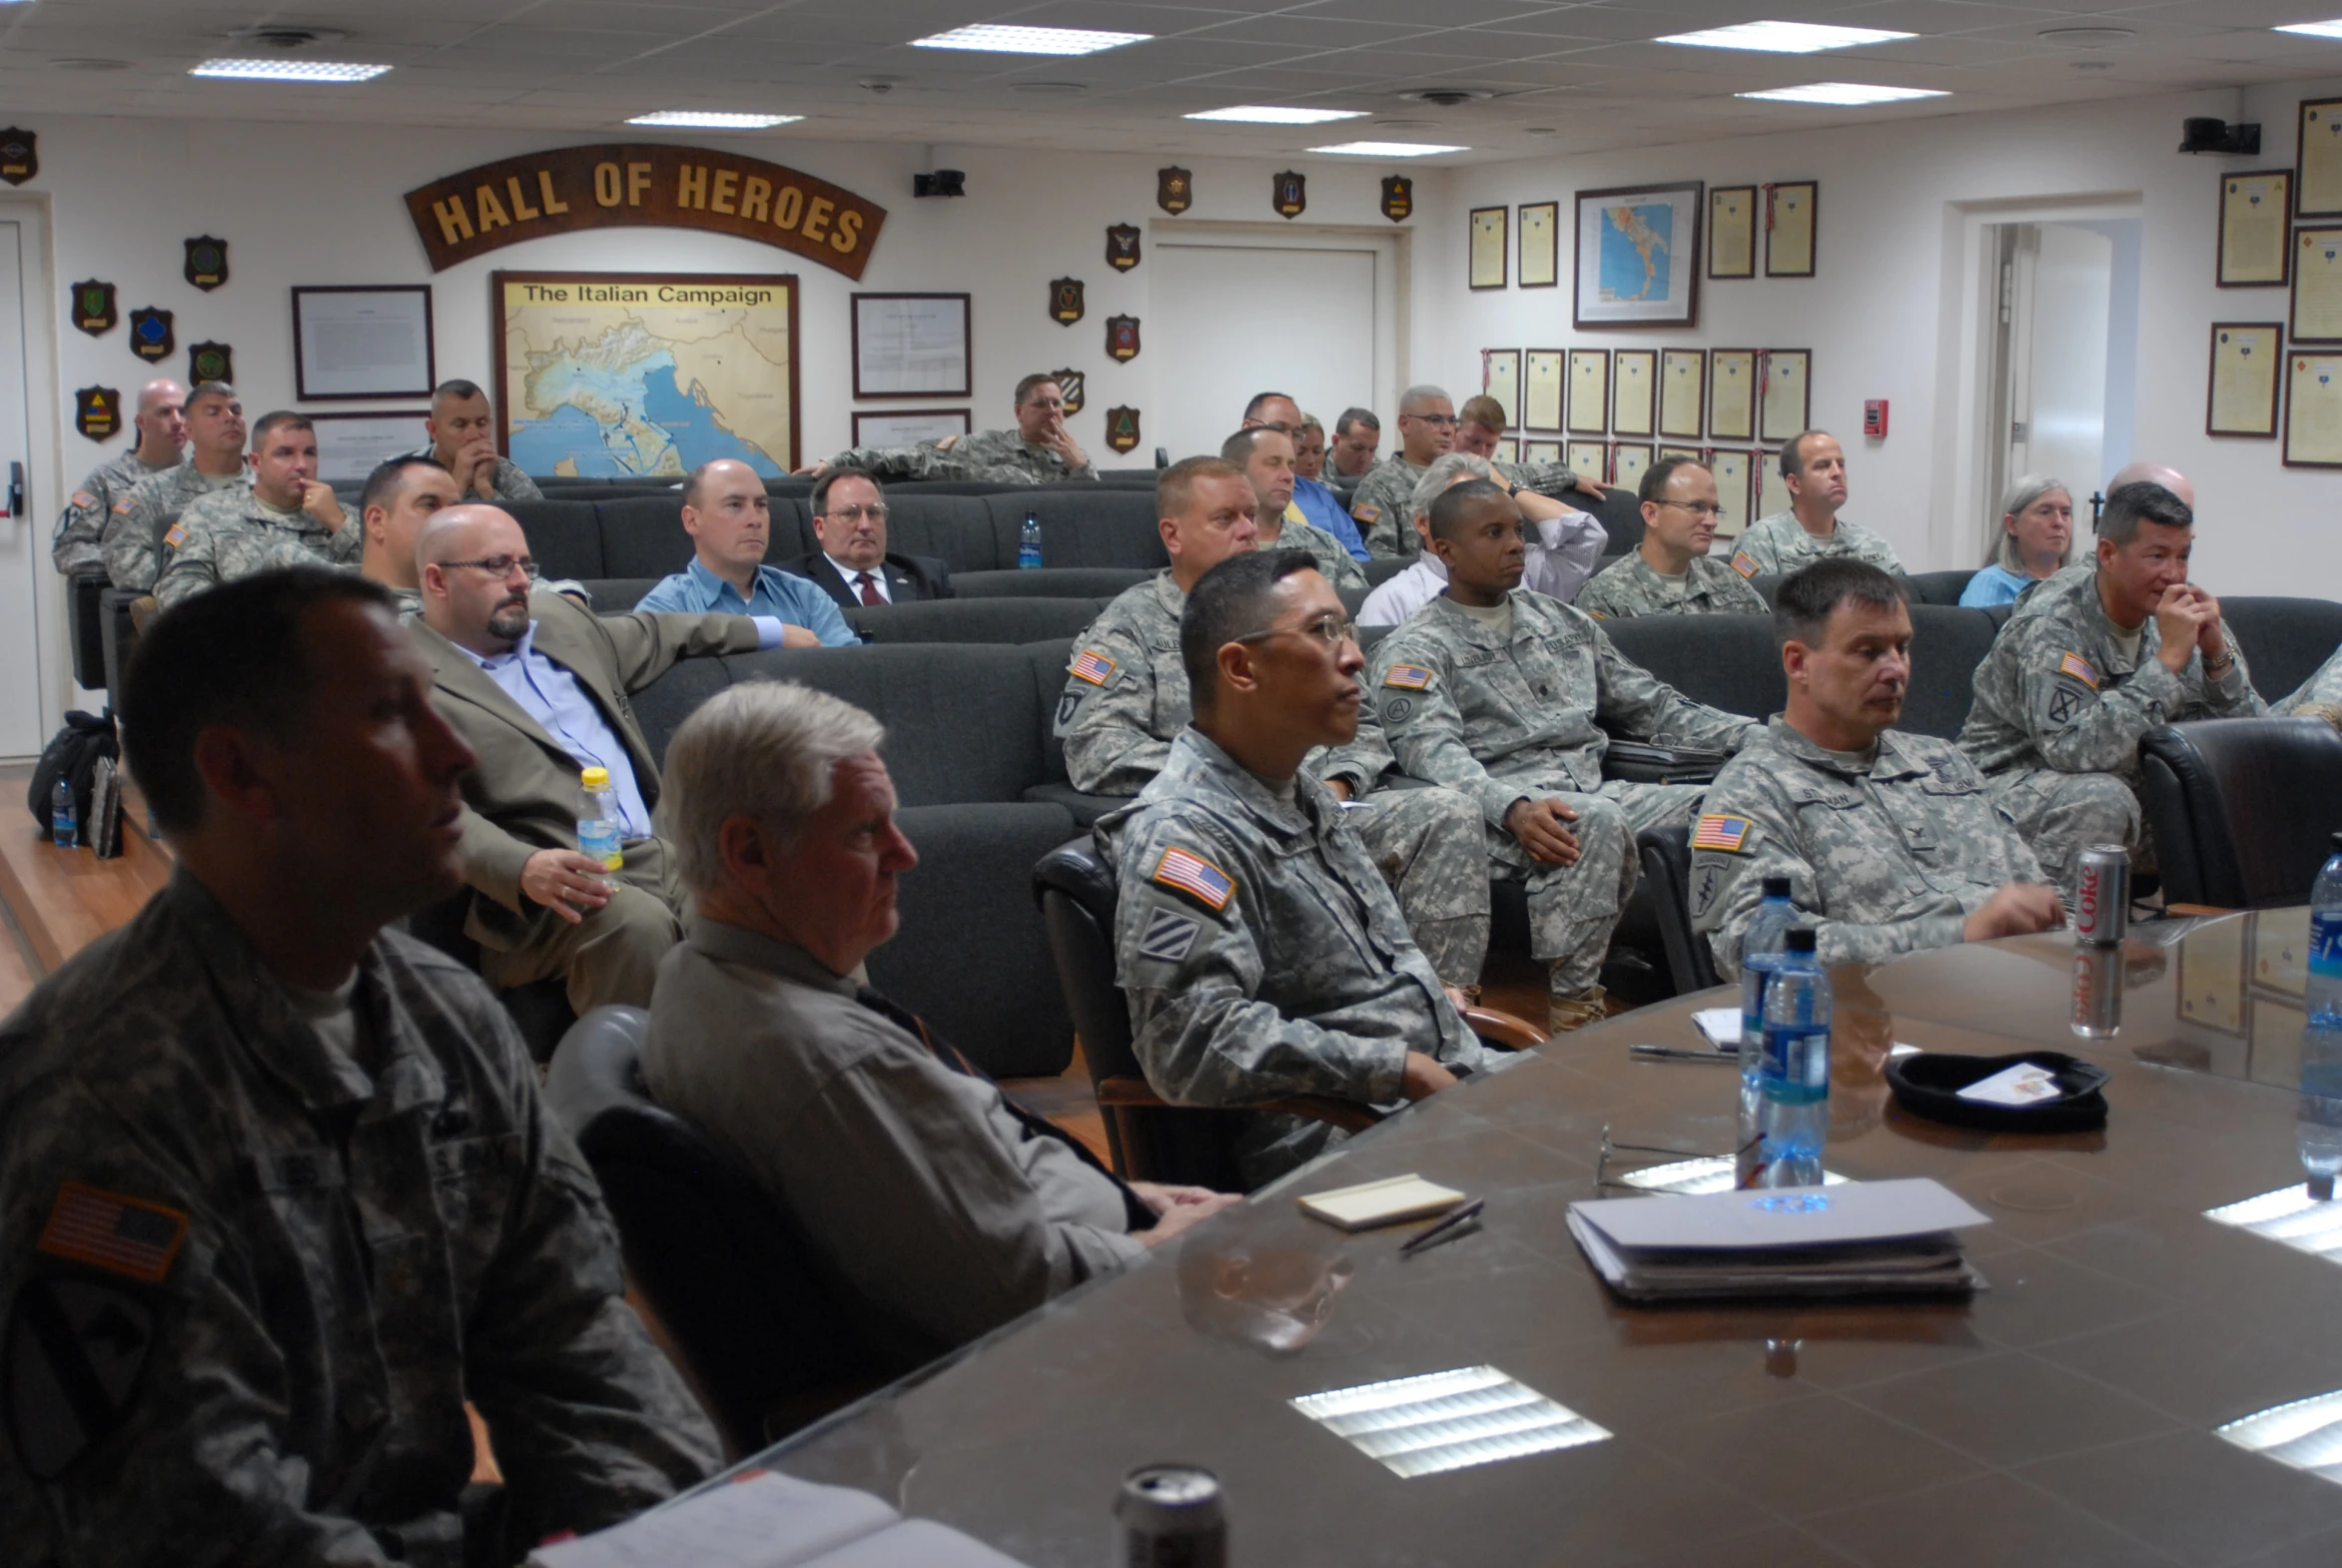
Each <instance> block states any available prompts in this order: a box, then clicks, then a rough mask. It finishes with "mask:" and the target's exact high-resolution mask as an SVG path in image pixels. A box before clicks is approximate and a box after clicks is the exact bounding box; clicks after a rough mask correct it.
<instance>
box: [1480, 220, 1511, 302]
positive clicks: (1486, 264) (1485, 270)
mask: <svg viewBox="0 0 2342 1568" xmlns="http://www.w3.org/2000/svg"><path fill="white" fill-rule="evenodd" d="M1511 213H1512V209H1511V208H1509V207H1475V208H1473V209H1472V231H1471V233H1472V277H1471V287H1473V288H1475V289H1501V288H1503V287H1504V229H1505V219H1506V218H1508V217H1509V216H1511Z"/></svg>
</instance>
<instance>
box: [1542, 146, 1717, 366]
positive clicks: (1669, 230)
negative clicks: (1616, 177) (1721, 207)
mask: <svg viewBox="0 0 2342 1568" xmlns="http://www.w3.org/2000/svg"><path fill="white" fill-rule="evenodd" d="M1702 192H1703V187H1702V185H1701V183H1700V182H1699V181H1697V180H1684V181H1679V182H1676V183H1673V184H1667V185H1640V186H1614V187H1612V188H1610V189H1608V190H1602V191H1580V192H1578V193H1577V201H1578V213H1577V217H1578V222H1577V240H1578V244H1577V256H1576V266H1577V298H1576V300H1575V301H1574V302H1573V303H1574V306H1575V314H1576V323H1577V326H1578V328H1579V329H1580V330H1581V331H1582V330H1584V329H1586V328H1589V327H1689V326H1691V325H1692V324H1693V323H1694V322H1696V321H1697V320H1698V319H1699V314H1700V221H1701V218H1702V217H1703V214H1702V212H1701V208H1702V206H1703V204H1704V198H1703V195H1702Z"/></svg>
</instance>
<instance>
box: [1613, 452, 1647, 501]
mask: <svg viewBox="0 0 2342 1568" xmlns="http://www.w3.org/2000/svg"><path fill="white" fill-rule="evenodd" d="M1650 471H1651V447H1650V444H1649V443H1648V442H1638V441H1621V442H1619V443H1618V445H1617V446H1615V447H1613V448H1612V449H1611V453H1610V482H1611V483H1613V484H1615V485H1617V486H1618V487H1619V488H1620V489H1622V490H1630V491H1633V490H1640V489H1641V488H1642V487H1643V475H1644V474H1646V473H1648V472H1650Z"/></svg>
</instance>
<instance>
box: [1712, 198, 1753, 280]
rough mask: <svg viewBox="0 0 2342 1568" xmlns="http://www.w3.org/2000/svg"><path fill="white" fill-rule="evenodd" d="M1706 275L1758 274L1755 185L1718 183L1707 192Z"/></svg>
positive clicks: (1749, 275)
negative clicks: (1718, 184)
mask: <svg viewBox="0 0 2342 1568" xmlns="http://www.w3.org/2000/svg"><path fill="white" fill-rule="evenodd" d="M1708 276H1709V277H1711V278H1754V277H1756V276H1757V188H1756V187H1755V186H1753V185H1720V186H1718V187H1717V188H1716V189H1715V190H1713V191H1710V192H1709V193H1708Z"/></svg>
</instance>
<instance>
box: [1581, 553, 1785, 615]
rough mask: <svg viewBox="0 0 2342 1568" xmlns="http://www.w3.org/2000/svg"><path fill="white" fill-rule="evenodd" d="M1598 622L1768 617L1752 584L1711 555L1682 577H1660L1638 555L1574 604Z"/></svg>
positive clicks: (1600, 577) (1614, 565) (1600, 575)
mask: <svg viewBox="0 0 2342 1568" xmlns="http://www.w3.org/2000/svg"><path fill="white" fill-rule="evenodd" d="M1570 602H1571V603H1573V604H1575V605H1576V606H1577V607H1578V608H1579V609H1582V610H1584V611H1585V612H1586V613H1587V614H1589V615H1591V616H1593V617H1595V618H1596V619H1597V620H1625V619H1627V618H1628V617H1629V616H1633V615H1770V614H1772V613H1773V606H1772V605H1770V604H1767V603H1766V602H1765V595H1763V594H1762V593H1759V592H1758V591H1757V590H1756V589H1755V588H1752V587H1750V586H1749V583H1748V579H1747V578H1745V577H1743V576H1742V575H1741V574H1740V573H1739V572H1737V571H1734V570H1733V569H1732V568H1731V567H1730V566H1727V565H1725V564H1724V562H1722V561H1720V560H1717V559H1716V558H1715V557H1713V556H1710V555H1695V556H1693V557H1692V559H1691V564H1690V565H1689V566H1687V567H1686V568H1685V569H1684V574H1683V575H1682V576H1681V577H1667V576H1663V575H1661V573H1660V571H1659V569H1658V568H1657V567H1656V566H1653V565H1652V564H1651V563H1650V562H1649V561H1647V560H1645V559H1643V556H1642V552H1641V551H1639V550H1638V551H1637V552H1635V553H1634V554H1632V555H1627V556H1624V557H1622V558H1621V559H1619V560H1615V561H1613V562H1611V563H1610V564H1609V565H1608V566H1605V567H1603V568H1602V570H1601V571H1599V572H1597V573H1595V575H1594V580H1593V581H1592V582H1589V583H1587V584H1586V585H1585V586H1584V587H1582V588H1580V589H1579V590H1578V596H1577V597H1576V598H1575V599H1572V600H1571V601H1570Z"/></svg>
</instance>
